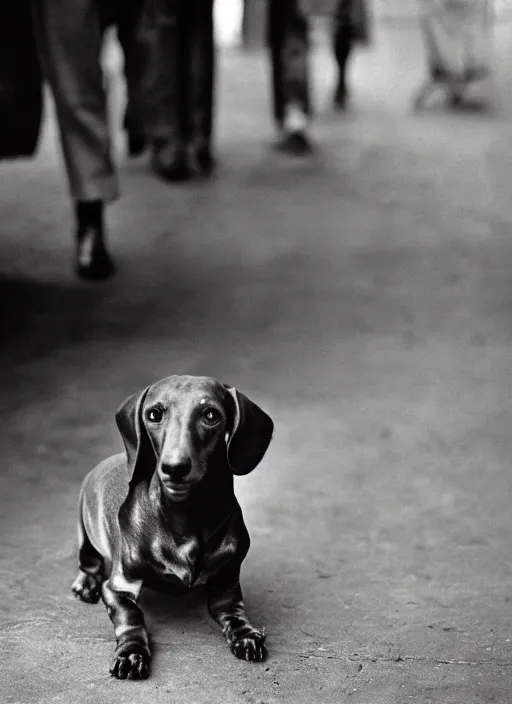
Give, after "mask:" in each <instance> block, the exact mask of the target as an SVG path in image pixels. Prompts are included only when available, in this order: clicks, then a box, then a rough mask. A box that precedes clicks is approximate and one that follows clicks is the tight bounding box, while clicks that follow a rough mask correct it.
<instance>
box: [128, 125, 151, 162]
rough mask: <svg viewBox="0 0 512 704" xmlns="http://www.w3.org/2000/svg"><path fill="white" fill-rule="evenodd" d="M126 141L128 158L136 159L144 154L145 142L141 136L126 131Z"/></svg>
mask: <svg viewBox="0 0 512 704" xmlns="http://www.w3.org/2000/svg"><path fill="white" fill-rule="evenodd" d="M126 139H127V143H128V156H131V157H137V156H140V155H141V154H143V153H144V152H145V150H146V146H147V142H146V138H145V137H144V135H143V134H139V133H138V132H132V131H131V130H127V132H126Z"/></svg>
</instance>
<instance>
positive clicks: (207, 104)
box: [189, 0, 215, 148]
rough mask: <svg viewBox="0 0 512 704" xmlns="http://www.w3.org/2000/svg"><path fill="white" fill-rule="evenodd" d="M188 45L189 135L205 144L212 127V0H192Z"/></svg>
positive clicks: (209, 139)
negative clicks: (192, 15)
mask: <svg viewBox="0 0 512 704" xmlns="http://www.w3.org/2000/svg"><path fill="white" fill-rule="evenodd" d="M192 4H194V5H195V13H194V15H195V16H194V17H193V18H192V19H193V25H192V28H191V42H190V44H191V46H190V67H189V76H190V80H189V86H190V95H189V98H190V106H189V109H190V121H191V125H190V127H191V135H190V139H191V142H192V144H193V145H194V146H195V147H196V148H201V147H203V146H206V147H208V148H209V146H210V141H211V136H212V128H213V99H214V80H215V47H214V36H213V0H196V2H195V3H192Z"/></svg>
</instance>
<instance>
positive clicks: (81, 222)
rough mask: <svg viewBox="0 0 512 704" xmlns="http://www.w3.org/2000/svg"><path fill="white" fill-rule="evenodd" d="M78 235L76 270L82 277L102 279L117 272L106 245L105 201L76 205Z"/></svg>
mask: <svg viewBox="0 0 512 704" xmlns="http://www.w3.org/2000/svg"><path fill="white" fill-rule="evenodd" d="M76 215H77V235H76V260H75V271H76V273H77V275H78V276H79V277H80V278H81V279H85V280H88V281H102V280H104V279H108V278H109V277H111V276H112V275H113V274H114V273H115V267H114V262H113V261H112V259H111V257H110V254H109V252H108V250H107V248H106V245H105V238H104V227H103V203H102V202H101V201H91V202H80V203H78V204H77V207H76Z"/></svg>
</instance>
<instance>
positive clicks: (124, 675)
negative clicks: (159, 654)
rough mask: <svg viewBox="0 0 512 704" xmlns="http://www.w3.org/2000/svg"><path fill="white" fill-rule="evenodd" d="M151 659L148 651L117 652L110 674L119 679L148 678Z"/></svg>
mask: <svg viewBox="0 0 512 704" xmlns="http://www.w3.org/2000/svg"><path fill="white" fill-rule="evenodd" d="M149 660H150V656H149V653H148V652H128V651H126V652H120V653H117V652H116V655H115V656H114V662H113V664H112V667H111V668H110V674H111V675H112V677H116V678H117V679H118V680H147V678H148V677H149Z"/></svg>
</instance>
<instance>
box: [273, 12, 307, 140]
mask: <svg viewBox="0 0 512 704" xmlns="http://www.w3.org/2000/svg"><path fill="white" fill-rule="evenodd" d="M268 33H269V45H270V56H271V64H272V92H273V106H274V117H275V120H276V122H277V124H278V125H279V126H284V127H286V122H287V112H288V110H289V108H290V107H291V106H293V108H294V110H299V111H300V112H301V113H302V114H303V115H304V116H309V115H310V112H311V105H310V95H309V75H308V53H309V42H308V23H307V19H306V17H305V16H304V15H303V14H302V12H301V10H300V7H299V2H298V0H268Z"/></svg>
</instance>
